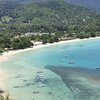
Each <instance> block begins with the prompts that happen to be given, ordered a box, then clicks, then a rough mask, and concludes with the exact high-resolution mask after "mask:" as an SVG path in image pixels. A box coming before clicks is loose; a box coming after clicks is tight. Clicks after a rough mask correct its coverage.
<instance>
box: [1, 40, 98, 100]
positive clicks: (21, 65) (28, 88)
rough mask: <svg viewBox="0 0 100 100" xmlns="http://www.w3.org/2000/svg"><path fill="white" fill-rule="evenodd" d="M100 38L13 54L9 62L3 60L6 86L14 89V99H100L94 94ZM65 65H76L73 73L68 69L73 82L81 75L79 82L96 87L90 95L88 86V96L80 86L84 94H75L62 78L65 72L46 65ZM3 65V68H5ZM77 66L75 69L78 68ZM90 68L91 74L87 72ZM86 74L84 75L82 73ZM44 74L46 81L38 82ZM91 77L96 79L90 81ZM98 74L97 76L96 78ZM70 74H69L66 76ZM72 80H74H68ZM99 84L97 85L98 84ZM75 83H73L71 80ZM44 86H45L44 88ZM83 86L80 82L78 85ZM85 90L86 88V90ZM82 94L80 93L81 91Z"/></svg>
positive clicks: (12, 91)
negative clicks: (59, 73)
mask: <svg viewBox="0 0 100 100" xmlns="http://www.w3.org/2000/svg"><path fill="white" fill-rule="evenodd" d="M99 51H100V40H99V39H97V40H89V41H82V42H75V43H67V44H61V45H55V46H50V47H45V48H41V49H36V50H33V51H29V52H23V53H20V54H16V55H14V56H12V57H11V58H10V59H9V60H8V61H6V62H4V63H0V67H1V68H2V69H3V70H4V71H5V72H6V74H7V80H6V81H5V85H6V88H7V90H8V91H9V90H10V94H11V96H12V98H14V100H47V98H48V100H66V99H67V100H99V99H98V98H99V94H98V95H97V96H98V97H97V96H96V97H95V96H94V98H93V97H91V98H89V97H90V95H92V94H93V95H95V93H97V92H99V85H98V84H99V81H100V80H99V78H98V75H96V72H95V73H93V72H94V71H91V70H95V69H96V68H98V67H100V59H99V57H100V52H99ZM47 65H49V66H57V67H59V66H62V67H63V66H64V67H68V68H70V67H71V68H73V70H74V71H72V72H73V73H76V74H72V76H71V75H70V73H68V72H67V76H68V75H69V76H70V77H69V78H71V77H74V78H72V79H73V81H74V79H75V78H77V76H78V75H79V77H78V79H77V80H76V81H74V82H77V81H79V80H80V81H81V80H83V81H82V86H84V87H85V86H87V87H88V86H89V85H90V84H91V89H90V90H93V89H95V91H94V92H93V93H92V94H89V93H90V92H88V90H89V89H88V88H86V87H85V92H86V94H87V96H86V95H85V96H84V99H83V97H82V96H81V94H82V95H84V94H83V93H81V92H82V91H83V90H82V89H84V88H82V89H80V96H78V95H75V93H74V94H73V92H72V91H71V90H70V88H68V87H67V86H66V84H65V83H64V81H62V77H61V75H58V74H56V73H55V72H53V71H51V70H49V69H46V68H45V66H47ZM2 66H3V67H2ZM77 67H78V68H85V70H84V71H83V70H82V71H80V70H79V71H78V72H80V73H79V74H77V71H76V68H77ZM74 68H75V69H74ZM86 69H88V70H89V71H88V74H87V72H86ZM82 73H83V74H82ZM38 74H41V75H42V76H43V78H46V81H45V82H44V83H43V84H42V83H41V82H35V79H36V76H37V75H38ZM87 76H88V77H90V78H91V79H92V80H96V78H98V80H97V81H95V82H94V81H92V80H91V82H89V81H88V80H87ZM94 76H95V77H94ZM65 77H66V75H65ZM67 81H68V82H69V83H70V80H68V79H67ZM94 83H95V86H94ZM70 84H71V83H70ZM40 85H44V87H40ZM78 85H79V84H78ZM71 86H72V87H73V88H76V85H70V87H71ZM83 92H84V91H83ZM78 93H79V92H78Z"/></svg>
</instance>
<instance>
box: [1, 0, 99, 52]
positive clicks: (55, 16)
mask: <svg viewBox="0 0 100 100" xmlns="http://www.w3.org/2000/svg"><path fill="white" fill-rule="evenodd" d="M17 1H18V0H5V1H3V0H1V1H0V52H3V51H4V50H5V48H9V49H11V48H12V49H24V48H27V47H31V46H32V45H33V44H32V42H31V40H32V41H43V44H45V43H53V42H57V41H59V40H63V39H64V40H65V39H68V38H69V39H70V38H71V37H72V38H81V39H83V38H89V37H95V36H98V35H100V15H99V13H97V12H95V11H93V10H90V9H87V8H83V7H80V6H75V5H71V4H67V3H65V2H64V0H47V1H46V2H38V3H29V2H28V3H27V2H25V3H20V2H17ZM25 1H26V0H25ZM27 32H28V33H36V32H37V33H48V34H46V35H45V34H44V35H33V34H32V35H30V36H26V35H25V34H26V33H27ZM51 33H54V34H55V35H52V34H51Z"/></svg>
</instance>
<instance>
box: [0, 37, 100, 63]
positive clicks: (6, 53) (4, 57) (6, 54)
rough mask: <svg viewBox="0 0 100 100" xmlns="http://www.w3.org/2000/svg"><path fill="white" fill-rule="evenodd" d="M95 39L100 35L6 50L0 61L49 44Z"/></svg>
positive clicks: (0, 56)
mask: <svg viewBox="0 0 100 100" xmlns="http://www.w3.org/2000/svg"><path fill="white" fill-rule="evenodd" d="M95 39H100V37H94V38H87V39H73V40H66V41H59V42H55V43H47V44H45V45H44V44H41V45H37V46H33V47H31V48H26V49H21V50H11V51H9V52H4V53H3V54H2V55H0V62H3V61H6V60H7V59H8V58H9V57H10V56H12V55H15V54H17V53H21V52H25V51H30V50H35V49H40V48H44V47H48V46H53V45H57V44H63V43H71V42H73V43H74V42H81V41H86V40H95Z"/></svg>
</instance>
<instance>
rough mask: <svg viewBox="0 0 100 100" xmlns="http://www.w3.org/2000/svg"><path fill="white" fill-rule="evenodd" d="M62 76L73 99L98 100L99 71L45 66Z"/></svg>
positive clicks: (99, 94)
mask: <svg viewBox="0 0 100 100" xmlns="http://www.w3.org/2000/svg"><path fill="white" fill-rule="evenodd" d="M46 68H47V69H48V70H51V71H52V72H54V73H56V74H57V75H59V76H60V77H61V78H62V81H63V82H64V83H65V85H66V87H67V88H68V89H69V90H70V91H71V93H72V94H73V98H74V100H100V71H97V70H93V69H85V68H78V67H77V68H73V67H64V66H59V67H57V66H46Z"/></svg>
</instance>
